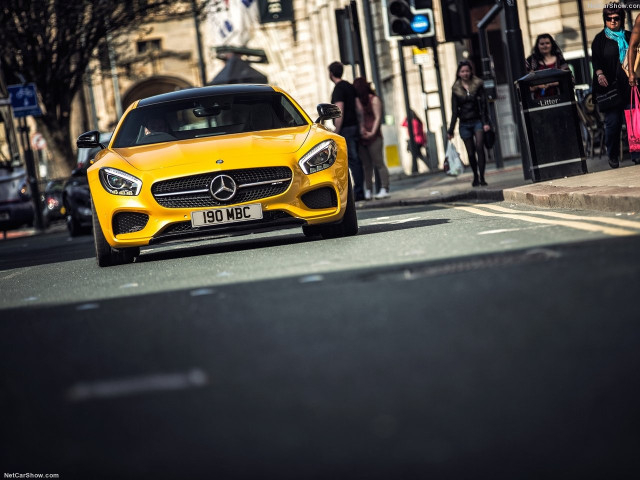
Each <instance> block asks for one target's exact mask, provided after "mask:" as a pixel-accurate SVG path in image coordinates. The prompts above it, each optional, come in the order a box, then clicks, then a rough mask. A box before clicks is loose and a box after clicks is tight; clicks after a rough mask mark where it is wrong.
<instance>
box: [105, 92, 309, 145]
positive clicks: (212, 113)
mask: <svg viewBox="0 0 640 480" xmlns="http://www.w3.org/2000/svg"><path fill="white" fill-rule="evenodd" d="M307 124H308V122H307V121H306V120H305V118H304V117H303V115H302V114H301V113H300V112H299V111H298V109H297V108H296V107H295V106H294V105H293V104H292V103H291V102H290V101H289V99H287V97H285V96H284V95H282V94H281V93H277V92H273V93H250V94H232V95H216V96H209V97H197V98H192V99H188V100H177V101H174V102H164V103H161V104H156V105H149V106H145V107H140V108H135V109H133V110H131V111H130V112H129V114H128V115H127V116H126V118H125V119H124V122H123V124H122V126H121V128H120V130H119V131H118V134H117V136H116V138H115V140H114V143H113V147H114V148H122V147H133V146H137V145H150V144H153V143H161V142H171V141H176V140H190V139H194V138H202V137H211V136H216V135H228V134H233V133H241V132H256V131H261V130H273V129H279V128H288V127H299V126H303V125H307Z"/></svg>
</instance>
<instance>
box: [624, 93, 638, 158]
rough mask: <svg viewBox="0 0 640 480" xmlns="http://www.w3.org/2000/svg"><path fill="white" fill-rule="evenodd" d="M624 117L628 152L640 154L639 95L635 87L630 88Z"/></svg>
mask: <svg viewBox="0 0 640 480" xmlns="http://www.w3.org/2000/svg"><path fill="white" fill-rule="evenodd" d="M624 116H625V118H626V120H627V139H628V140H629V151H630V152H640V94H639V93H638V87H637V86H636V85H634V86H633V87H632V88H631V102H630V108H629V110H625V111H624Z"/></svg>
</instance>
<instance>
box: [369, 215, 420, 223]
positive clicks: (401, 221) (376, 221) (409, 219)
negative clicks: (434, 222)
mask: <svg viewBox="0 0 640 480" xmlns="http://www.w3.org/2000/svg"><path fill="white" fill-rule="evenodd" d="M389 218H390V217H380V218H376V219H375V221H373V222H371V223H370V224H369V225H399V224H401V223H407V222H413V221H415V220H420V218H422V217H410V218H402V219H400V220H391V221H387V222H378V220H387V219H389Z"/></svg>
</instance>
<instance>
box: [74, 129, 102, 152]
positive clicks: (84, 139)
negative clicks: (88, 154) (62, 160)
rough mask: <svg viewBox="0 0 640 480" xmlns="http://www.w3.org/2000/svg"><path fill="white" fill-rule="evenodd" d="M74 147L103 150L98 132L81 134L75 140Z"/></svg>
mask: <svg viewBox="0 0 640 480" xmlns="http://www.w3.org/2000/svg"><path fill="white" fill-rule="evenodd" d="M76 146H77V147H78V148H97V147H100V148H105V146H104V145H102V144H101V143H100V132H99V131H98V130H92V131H91V132H86V133H83V134H82V135H80V136H79V137H78V140H76Z"/></svg>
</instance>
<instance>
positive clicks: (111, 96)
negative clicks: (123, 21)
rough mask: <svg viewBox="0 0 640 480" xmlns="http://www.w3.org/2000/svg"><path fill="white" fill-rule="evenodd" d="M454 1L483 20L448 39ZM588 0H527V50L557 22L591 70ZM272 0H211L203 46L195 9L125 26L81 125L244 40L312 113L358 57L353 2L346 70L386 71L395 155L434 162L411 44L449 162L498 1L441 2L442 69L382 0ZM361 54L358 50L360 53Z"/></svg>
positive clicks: (88, 95) (158, 89) (576, 59)
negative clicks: (410, 138) (417, 155)
mask: <svg viewBox="0 0 640 480" xmlns="http://www.w3.org/2000/svg"><path fill="white" fill-rule="evenodd" d="M452 1H453V2H457V5H458V6H460V5H462V6H463V7H464V8H466V10H465V11H466V12H467V14H468V15H469V17H470V19H471V22H470V24H471V30H472V31H471V35H470V36H469V37H468V38H463V39H461V40H458V41H455V42H451V41H450V42H447V41H446V35H445V31H444V28H443V12H442V5H444V6H445V7H446V8H449V4H450V3H451V2H452ZM578 1H580V0H517V5H518V12H519V22H520V29H521V31H522V39H523V45H524V55H525V56H526V55H528V54H530V52H531V47H532V45H533V43H534V41H535V38H536V36H537V35H538V34H540V33H549V34H551V35H553V36H554V38H555V39H556V41H557V42H558V44H559V46H560V47H561V49H562V50H563V52H564V53H565V55H566V57H567V58H568V59H569V60H570V61H571V62H572V67H574V66H575V68H576V69H577V70H580V65H581V63H580V62H581V61H582V60H581V59H583V58H584V56H585V46H586V47H587V53H588V47H589V46H590V44H591V40H592V39H593V37H594V36H595V35H596V33H597V32H598V31H600V30H601V29H602V28H603V23H602V14H601V11H602V8H603V6H604V4H596V3H595V2H592V1H591V0H582V3H581V4H578ZM364 2H367V3H366V4H365V3H364ZM262 3H264V2H258V1H256V0H253V1H249V0H224V1H223V0H212V2H210V9H209V12H208V15H207V18H206V19H205V20H203V21H202V22H200V25H199V33H200V40H201V45H202V48H201V51H202V52H203V54H202V56H200V55H199V49H198V35H197V33H196V28H195V27H196V23H195V22H194V18H193V16H191V15H185V16H184V17H183V18H180V19H168V20H166V21H160V22H154V23H149V24H147V25H145V26H144V27H142V28H141V29H140V30H139V31H137V32H135V33H133V34H130V35H128V36H127V37H125V38H120V39H118V40H117V41H115V40H114V41H113V44H112V48H111V50H112V54H111V55H109V52H108V50H109V49H108V48H105V49H103V50H106V51H101V52H97V54H96V60H95V61H94V64H93V65H92V67H93V68H92V73H91V74H90V75H88V76H87V82H86V85H85V88H84V91H83V94H82V95H80V98H78V100H77V102H76V108H75V111H74V112H75V114H76V115H74V127H73V128H74V129H75V130H76V132H75V133H78V134H79V133H81V131H83V130H86V129H93V128H97V129H99V130H101V131H108V130H111V129H112V128H113V126H114V125H115V122H116V121H117V119H118V117H119V114H120V113H119V112H121V111H122V110H123V109H126V108H127V106H128V105H129V104H130V103H131V102H132V101H134V100H136V99H138V98H143V97H145V96H149V95H154V94H158V93H164V92H167V91H171V90H176V89H182V88H189V87H193V86H200V85H202V84H203V81H202V80H203V79H202V75H201V68H200V62H202V65H203V67H204V70H205V71H206V81H207V83H208V82H210V81H211V80H212V79H213V78H214V77H215V76H216V74H218V73H219V72H220V71H221V70H222V69H223V68H224V66H225V58H227V57H226V56H225V55H221V54H220V51H225V52H229V51H232V52H233V51H234V48H236V49H238V48H239V50H236V51H239V52H241V53H236V55H241V56H242V57H243V59H244V60H249V61H251V60H252V59H251V55H250V53H251V52H260V51H261V52H264V57H263V58H266V62H264V63H251V66H252V67H253V68H254V69H255V70H256V71H258V72H259V73H261V74H263V75H265V76H266V77H267V79H268V80H267V81H268V82H269V83H272V84H274V85H277V86H279V87H281V88H283V89H285V90H286V91H288V92H289V93H290V94H291V95H293V97H294V98H296V99H297V100H298V101H299V102H300V104H301V105H302V106H303V108H305V110H306V111H307V112H308V113H309V114H310V115H311V116H312V117H313V116H314V115H315V111H316V105H317V104H318V103H321V102H327V101H329V100H330V98H331V92H332V89H333V84H332V83H331V82H330V80H329V77H328V70H327V66H328V65H329V64H330V63H331V62H333V61H335V60H341V52H342V57H345V55H346V56H347V57H349V55H348V52H347V53H346V54H345V32H344V30H342V31H341V29H340V25H341V23H340V22H341V19H344V17H345V12H346V13H347V15H350V16H351V18H353V17H354V16H355V17H357V30H358V31H359V35H355V36H354V37H352V40H353V39H355V42H356V43H359V45H360V46H361V54H360V55H359V56H358V55H357V54H356V58H355V59H354V58H346V59H345V58H342V60H343V63H347V65H346V66H345V75H344V78H345V79H346V80H349V81H352V80H353V79H354V77H356V76H365V77H366V78H367V79H368V80H369V81H375V88H376V90H377V92H378V94H379V95H380V97H381V98H382V100H383V103H384V109H385V124H386V126H385V127H384V136H385V143H386V147H387V148H386V149H385V152H386V154H387V163H388V164H389V166H390V167H392V168H394V167H396V168H398V169H402V170H404V171H405V172H406V173H411V172H412V171H414V172H415V171H416V170H418V171H425V170H426V169H427V166H426V165H424V164H419V165H415V164H412V159H411V157H410V155H409V153H408V152H407V149H406V142H407V132H406V129H405V128H403V127H402V126H401V125H402V122H403V120H404V119H405V117H406V115H407V111H406V105H405V95H404V89H403V79H402V77H403V75H402V71H401V68H400V64H401V62H400V55H402V57H403V60H404V65H405V72H406V81H407V92H408V99H407V100H408V105H409V107H410V108H411V109H412V110H413V111H414V112H416V113H417V115H418V117H419V118H420V119H421V120H422V121H423V123H424V124H425V126H426V128H428V130H429V131H430V132H431V133H432V135H431V136H430V138H431V141H432V142H435V143H436V145H435V146H434V147H432V152H434V153H436V152H437V162H435V163H434V164H433V165H432V166H431V167H432V168H437V167H441V166H442V163H443V161H444V149H445V146H446V145H445V141H446V137H445V135H444V129H445V128H446V122H448V121H449V119H450V115H451V111H450V96H451V85H452V84H453V82H454V80H455V71H456V68H457V63H458V61H459V60H461V59H463V58H468V59H470V60H472V62H473V63H474V64H475V66H476V73H477V74H478V75H479V74H480V73H481V72H480V71H479V68H480V67H481V64H480V62H479V60H480V57H479V47H478V35H477V31H478V30H477V26H476V25H477V22H478V21H479V20H481V19H482V18H483V17H484V15H486V13H487V12H488V11H489V10H490V9H491V8H492V6H493V5H494V4H495V2H494V1H490V0H442V1H441V2H439V1H436V2H433V10H434V19H435V27H436V37H435V38H436V39H437V42H438V43H437V47H435V49H436V51H435V53H436V54H437V59H438V66H439V72H438V71H437V69H436V65H435V62H434V60H435V58H434V50H433V49H430V50H429V49H428V50H427V52H426V53H424V51H421V52H418V53H420V54H419V55H418V56H415V55H414V53H415V52H414V51H413V49H412V48H411V47H401V48H399V47H398V46H397V44H396V42H395V41H389V40H387V39H386V38H385V34H384V26H383V19H384V16H385V15H386V12H385V11H384V6H383V2H382V0H357V1H350V0H290V3H291V7H292V12H293V13H292V18H291V19H286V20H284V21H276V22H266V23H261V21H260V12H259V8H261V7H263V6H264V5H259V4H262ZM268 3H273V2H268ZM276 3H278V4H281V3H286V2H276ZM580 6H581V7H582V20H581V15H580V13H581V12H580ZM635 14H636V12H633V15H634V16H635ZM351 25H353V24H351ZM504 25H505V18H504V15H503V14H500V15H498V16H497V17H496V18H495V19H494V21H493V22H491V24H489V26H488V27H487V36H488V42H489V49H490V53H491V58H492V65H493V69H494V71H495V77H496V81H497V98H496V101H495V103H496V105H495V106H496V111H497V113H498V115H497V121H498V125H497V126H498V131H499V133H500V135H499V141H500V145H501V151H502V155H503V157H505V158H508V157H516V156H518V155H519V142H518V139H517V133H516V131H517V129H516V128H515V121H514V119H513V114H512V112H513V108H512V104H511V100H510V94H509V89H510V85H509V84H508V75H506V74H505V71H506V68H507V67H506V60H505V59H506V56H507V55H506V54H505V51H506V49H507V48H509V46H507V45H505V33H504ZM583 27H584V28H583ZM583 30H584V32H585V35H584V36H583V35H582V31H583ZM243 49H244V50H243ZM242 52H244V53H242ZM247 52H249V54H247ZM226 55H227V56H228V53H227V54H226ZM350 60H357V62H355V61H354V62H353V63H350ZM523 62H524V58H523ZM577 70H576V72H575V73H576V78H577V80H579V81H585V83H588V82H586V80H585V78H583V77H586V76H588V74H587V75H582V76H581V75H580V72H578V71H577ZM374 73H375V74H374ZM438 73H439V75H438ZM580 79H582V80H580ZM440 85H441V88H439V86H440ZM118 103H120V105H118ZM443 112H444V113H443ZM456 138H457V136H456ZM454 141H455V142H457V143H459V144H458V145H457V147H458V150H459V151H461V152H464V148H463V147H462V143H461V142H460V141H459V138H457V139H456V140H454Z"/></svg>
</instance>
